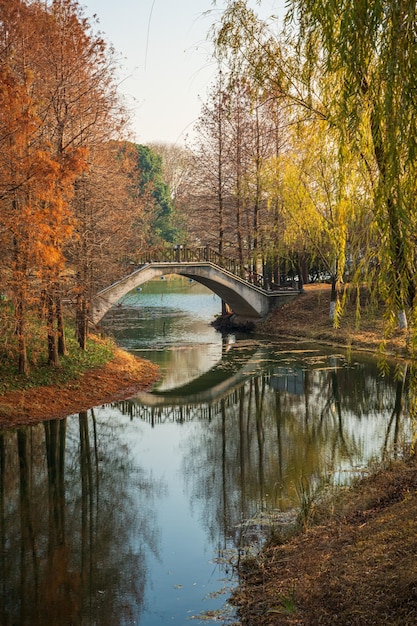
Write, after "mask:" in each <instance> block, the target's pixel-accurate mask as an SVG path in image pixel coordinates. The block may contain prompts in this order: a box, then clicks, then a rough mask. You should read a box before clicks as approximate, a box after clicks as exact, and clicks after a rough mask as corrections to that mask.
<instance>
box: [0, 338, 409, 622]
mask: <svg viewBox="0 0 417 626" xmlns="http://www.w3.org/2000/svg"><path fill="white" fill-rule="evenodd" d="M406 394H407V378H406V371H404V375H403V377H402V378H401V379H395V378H394V377H390V376H386V377H385V378H381V377H380V376H379V374H378V368H377V365H376V363H375V362H374V361H373V360H372V359H366V358H364V357H361V358H360V359H359V358H358V359H355V358H352V356H349V357H348V356H347V355H345V354H344V353H340V354H339V353H331V352H327V353H326V352H325V351H323V350H322V349H321V348H317V347H315V346H309V345H307V344H305V345H301V344H299V345H298V346H294V345H291V344H287V343H285V342H279V343H268V342H263V341H259V340H257V341H254V340H248V339H247V340H245V341H238V342H236V344H234V345H233V346H231V345H230V344H228V345H227V346H226V345H224V346H223V347H222V358H221V360H220V361H219V362H218V363H216V364H215V365H214V366H213V367H212V368H211V369H210V370H209V371H206V372H205V373H202V374H201V375H199V376H197V377H192V378H191V379H189V380H188V382H186V383H184V384H181V388H180V389H178V388H176V389H172V388H171V389H157V390H155V391H154V392H153V393H152V394H141V395H139V396H138V397H137V398H132V399H131V400H129V401H124V402H120V403H114V404H112V405H107V406H103V407H97V408H96V409H95V410H93V411H89V412H88V413H80V414H79V415H76V416H71V417H68V418H67V419H65V420H62V421H57V420H53V421H50V422H46V423H45V424H39V425H37V426H31V427H27V428H20V429H18V430H16V431H10V432H2V433H0V542H1V544H0V579H1V586H0V623H1V624H2V625H4V626H8V625H12V624H20V625H22V626H25V625H26V624H27V625H29V624H30V625H35V626H36V625H39V626H41V625H42V626H44V625H45V624H51V625H54V624H56V625H60V626H66V625H70V624H72V625H78V624H79V625H83V626H84V625H88V626H89V625H93V624H94V625H95V624H100V626H106V625H107V624H108V625H110V624H111V625H112V626H119V625H124V624H132V623H136V624H140V625H141V626H165V625H166V624H167V623H178V624H185V623H188V619H189V618H190V617H192V616H196V615H197V616H198V615H199V614H201V611H204V610H207V611H214V613H213V615H215V616H216V621H217V623H218V622H219V621H220V622H222V623H227V621H226V618H224V619H223V620H221V619H220V617H219V613H218V611H220V610H222V605H223V603H224V601H225V600H226V598H227V596H228V589H226V590H224V589H221V587H222V585H223V584H224V579H226V580H227V581H229V580H231V579H232V578H233V571H232V569H231V567H230V564H229V559H228V555H230V554H236V550H237V548H240V547H242V546H243V545H245V544H247V543H248V541H251V540H253V539H254V537H255V536H257V534H258V533H259V530H260V525H261V524H262V523H263V522H262V520H264V519H265V516H268V519H271V520H273V521H274V523H276V524H278V523H280V522H281V520H282V519H284V520H286V519H287V517H286V515H287V514H289V513H292V512H294V511H295V512H298V511H299V510H300V507H301V506H302V505H303V498H305V497H306V495H307V496H310V495H311V494H312V493H313V492H314V490H317V489H319V488H320V486H321V485H323V484H325V483H327V481H333V482H337V483H341V482H342V483H345V482H346V483H347V482H349V480H350V479H351V478H352V476H354V475H355V474H356V473H358V472H359V471H361V470H362V469H366V468H367V467H368V466H369V464H370V463H371V462H372V460H373V459H375V460H381V459H382V458H384V457H391V456H395V455H396V454H400V453H401V450H402V447H403V445H404V444H405V443H406V442H407V441H408V440H409V438H410V436H411V428H410V421H409V418H408V416H407V407H406V402H405V398H406ZM262 515H263V516H264V517H262ZM255 531H256V533H255ZM216 555H220V557H221V559H220V560H219V561H217V560H216V558H215V557H216ZM198 622H199V620H196V622H195V623H198ZM201 623H207V621H206V620H201Z"/></svg>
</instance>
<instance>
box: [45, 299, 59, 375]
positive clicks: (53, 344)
mask: <svg viewBox="0 0 417 626" xmlns="http://www.w3.org/2000/svg"><path fill="white" fill-rule="evenodd" d="M46 325H47V332H48V363H49V365H52V367H56V366H57V365H59V356H58V344H57V332H56V330H55V306H54V298H53V296H52V294H51V292H50V291H48V293H47V294H46Z"/></svg>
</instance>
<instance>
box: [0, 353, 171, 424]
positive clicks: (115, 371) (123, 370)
mask: <svg viewBox="0 0 417 626" xmlns="http://www.w3.org/2000/svg"><path fill="white" fill-rule="evenodd" d="M158 377H159V368H158V367H157V366H156V365H154V364H153V363H151V362H150V361H146V360H144V359H138V358H136V357H135V356H133V355H132V354H130V353H128V352H126V351H124V350H122V349H121V348H115V349H114V357H113V359H112V360H111V361H109V362H108V363H106V365H105V366H103V367H100V368H96V369H91V370H89V371H87V372H84V373H83V374H81V375H80V377H79V378H78V379H76V380H73V381H71V382H69V383H67V384H65V385H61V386H54V385H48V386H44V387H34V388H31V389H26V390H23V391H9V392H7V393H5V394H3V395H1V396H0V429H2V430H6V429H8V428H11V429H13V428H15V427H20V426H26V425H28V424H36V423H38V422H41V421H47V420H51V419H62V418H64V417H67V416H68V415H72V414H74V413H80V412H82V411H88V410H89V409H91V408H93V407H94V406H98V405H102V404H108V403H111V402H116V401H118V400H126V399H127V398H129V397H132V396H133V395H134V394H135V393H136V392H137V391H143V390H146V389H149V388H150V387H151V386H152V385H153V384H154V383H155V382H156V381H157V380H158Z"/></svg>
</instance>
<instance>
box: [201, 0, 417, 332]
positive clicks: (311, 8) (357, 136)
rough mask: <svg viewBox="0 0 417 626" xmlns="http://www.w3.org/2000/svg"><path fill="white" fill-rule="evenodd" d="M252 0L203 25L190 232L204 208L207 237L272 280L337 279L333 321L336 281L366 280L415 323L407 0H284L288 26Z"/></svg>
mask: <svg viewBox="0 0 417 626" xmlns="http://www.w3.org/2000/svg"><path fill="white" fill-rule="evenodd" d="M252 6H253V3H250V2H247V1H246V0H228V1H227V2H226V8H225V9H224V11H223V12H222V15H221V18H220V20H219V22H218V23H217V24H215V25H214V27H213V30H212V33H211V35H212V40H213V42H214V46H215V58H216V61H217V63H218V75H217V80H216V82H215V83H214V85H213V89H212V92H211V94H210V95H209V97H208V99H207V101H206V103H205V104H204V107H203V110H202V113H201V116H200V119H199V122H198V124H197V139H196V141H195V142H194V144H193V145H192V150H193V153H194V156H195V164H196V176H195V182H196V183H197V184H196V186H195V187H194V190H193V193H194V196H195V201H194V203H193V206H194V208H195V214H194V215H193V214H192V212H191V213H190V235H191V236H192V237H193V238H194V239H195V240H196V241H198V240H199V239H201V237H202V233H201V230H200V229H199V222H200V217H199V213H200V212H201V211H203V210H207V211H209V214H210V217H211V219H210V224H211V230H210V234H209V236H210V239H211V243H212V245H215V246H217V248H218V250H219V251H220V252H221V253H223V254H230V255H237V256H239V257H240V258H241V259H245V260H246V262H247V263H249V264H250V263H252V265H253V267H254V268H255V267H256V266H258V267H259V266H260V265H262V266H263V270H264V273H265V271H266V275H267V276H268V275H269V282H270V283H275V284H279V283H280V282H281V277H282V275H283V274H285V273H286V272H287V271H288V268H289V267H292V268H293V270H294V271H296V272H297V274H298V277H299V279H300V281H306V280H308V279H311V278H312V277H313V276H315V275H320V276H321V277H326V278H327V279H329V280H331V282H332V285H333V292H332V298H333V306H332V310H331V315H332V317H334V319H335V320H336V321H337V319H338V315H339V313H340V311H341V310H342V304H343V303H342V301H341V299H340V294H341V293H342V291H343V283H344V282H347V281H349V282H350V283H351V284H356V285H357V286H359V285H360V284H362V283H364V282H366V284H367V285H368V287H369V288H370V289H371V291H372V293H373V294H374V296H375V297H376V298H378V299H379V300H382V301H383V302H384V303H385V312H386V317H387V322H388V326H391V327H393V326H396V325H398V324H399V325H400V327H401V328H407V326H411V327H414V326H415V324H414V317H415V292H416V278H415V277H416V259H415V250H416V245H415V243H416V241H415V239H416V235H415V233H416V229H415V225H416V210H415V197H416V180H417V178H416V171H415V170H416V162H417V161H416V145H417V142H416V139H417V128H416V119H417V117H416V102H415V92H416V84H415V83H416V80H417V78H416V77H417V73H416V68H417V59H416V55H417V46H416V7H415V3H414V2H410V1H409V0H399V1H396V2H393V1H392V0H381V1H379V2H375V1H374V0H365V1H364V2H357V1H356V0H326V1H325V2H323V3H319V4H318V3H317V2H315V1H314V0H311V1H310V0H292V1H291V2H288V3H287V9H288V10H287V15H286V17H285V20H284V23H283V24H282V25H280V24H279V22H278V20H277V18H275V17H273V16H271V18H268V19H260V18H259V17H258V15H257V12H256V11H255V10H254V9H253V8H251V7H252ZM283 270H284V271H283Z"/></svg>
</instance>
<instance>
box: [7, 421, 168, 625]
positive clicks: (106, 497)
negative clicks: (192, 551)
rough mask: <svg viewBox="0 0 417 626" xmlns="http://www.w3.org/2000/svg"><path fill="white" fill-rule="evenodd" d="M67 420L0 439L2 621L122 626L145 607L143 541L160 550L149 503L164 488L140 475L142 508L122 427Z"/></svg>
mask: <svg viewBox="0 0 417 626" xmlns="http://www.w3.org/2000/svg"><path fill="white" fill-rule="evenodd" d="M68 423H69V422H68V420H65V419H64V420H61V421H59V420H53V421H50V422H45V423H44V424H43V425H42V424H39V425H37V426H32V427H27V428H20V429H18V430H17V432H7V433H2V434H1V435H0V472H1V474H0V541H1V546H0V555H1V556H0V568H1V572H0V577H1V581H2V583H1V587H0V623H1V624H2V626H7V625H8V624H19V625H21V626H23V625H26V624H27V625H29V624H30V625H31V626H36V625H39V626H44V625H45V624H50V625H51V626H52V625H60V626H65V625H66V624H68V625H69V624H81V623H82V624H100V625H104V626H105V625H106V624H108V625H109V626H110V625H111V626H114V625H115V624H123V623H128V622H129V623H131V622H132V621H134V620H138V616H139V615H140V613H141V610H142V609H141V606H142V602H143V595H144V586H145V581H146V561H145V557H144V552H145V550H144V545H143V542H147V543H148V548H149V547H150V549H151V550H152V551H153V552H156V551H157V541H158V534H157V530H156V529H155V526H154V519H153V517H152V509H151V507H150V503H151V502H152V498H153V495H154V492H155V491H158V490H159V489H160V486H159V485H155V484H153V483H152V481H150V480H148V479H147V478H146V477H145V476H144V475H142V476H138V481H137V483H136V485H135V487H136V488H137V489H138V490H140V498H141V502H142V503H143V506H142V507H140V509H139V510H138V507H137V502H136V501H134V500H133V498H132V494H131V493H130V490H131V483H129V482H128V473H129V472H130V460H129V453H128V450H126V449H119V446H118V437H117V432H115V428H114V426H111V425H110V424H105V423H101V424H100V428H99V429H98V428H97V424H96V419H95V415H94V412H93V411H92V412H90V413H89V414H87V413H80V414H79V420H78V424H76V422H75V421H73V424H74V425H76V426H78V431H77V430H76V429H75V428H74V427H73V428H72V429H67V426H68ZM135 498H137V494H136V495H135ZM46 503H47V506H46ZM141 515H142V516H143V517H141ZM17 521H19V522H20V523H16V522H17ZM139 527H140V529H141V535H140V537H141V539H140V538H139V537H135V541H132V537H134V536H135V529H138V528H139ZM137 534H139V533H137Z"/></svg>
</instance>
